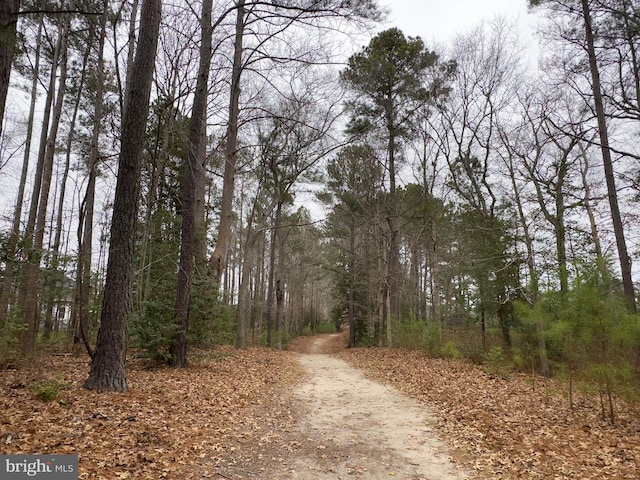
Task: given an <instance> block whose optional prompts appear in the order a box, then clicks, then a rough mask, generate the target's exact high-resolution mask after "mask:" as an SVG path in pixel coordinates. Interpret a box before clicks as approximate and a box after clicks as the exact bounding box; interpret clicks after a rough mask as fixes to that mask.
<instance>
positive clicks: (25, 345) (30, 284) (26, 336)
mask: <svg viewBox="0 0 640 480" xmlns="http://www.w3.org/2000/svg"><path fill="white" fill-rule="evenodd" d="M69 24H70V18H69V16H68V15H67V16H65V18H64V19H62V20H61V27H60V31H59V39H58V44H57V47H56V50H57V51H59V52H60V53H61V55H62V56H61V61H60V82H59V84H58V92H57V94H56V95H57V96H56V103H55V106H54V108H53V118H52V121H51V128H50V130H49V134H48V135H47V140H46V142H45V148H44V156H43V158H42V162H39V163H41V164H42V171H41V173H42V177H41V183H40V188H39V189H38V190H39V197H38V201H37V207H36V203H32V205H31V208H32V212H30V218H31V216H32V215H33V211H35V212H37V213H36V215H35V224H34V227H33V243H32V245H31V252H30V257H31V258H30V260H29V263H28V265H27V274H26V282H25V290H24V299H23V301H24V310H23V312H24V322H25V325H26V329H25V330H24V331H23V333H22V336H21V340H20V348H21V351H22V352H23V353H24V354H25V355H28V354H31V353H33V352H34V350H35V347H36V339H37V335H38V325H39V320H40V318H39V317H40V316H39V305H38V294H39V285H40V262H41V257H42V247H43V244H44V232H45V225H46V221H47V207H48V205H49V192H50V190H51V179H52V175H53V163H54V157H55V149H56V140H57V137H58V127H59V125H60V117H61V116H62V106H63V102H64V96H65V91H66V85H65V82H66V77H67V38H68V29H69ZM54 57H56V55H54ZM56 68H57V66H56V65H55V63H54V65H53V66H52V71H51V74H52V75H53V76H55V75H56ZM43 128H44V125H43ZM29 236H31V233H29Z"/></svg>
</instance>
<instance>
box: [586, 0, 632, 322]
mask: <svg viewBox="0 0 640 480" xmlns="http://www.w3.org/2000/svg"><path fill="white" fill-rule="evenodd" d="M582 15H583V19H584V31H585V37H586V40H587V54H588V57H589V69H590V71H591V82H592V83H591V88H592V91H593V101H594V104H595V108H596V117H597V120H598V134H599V135H600V146H601V150H602V162H603V166H604V177H605V181H606V184H607V193H608V197H609V208H610V210H611V219H612V221H613V230H614V234H615V238H616V245H617V247H618V257H619V259H620V272H621V273H622V286H623V289H624V294H625V297H626V299H627V305H628V307H629V310H630V311H631V312H632V313H635V312H636V311H637V308H636V296H635V290H634V287H633V278H632V275H631V257H630V256H629V253H628V251H627V243H626V240H625V236H624V224H623V223H622V215H621V214H620V206H619V205H618V190H617V188H616V179H615V172H614V170H613V162H612V160H611V151H610V150H609V131H608V128H607V119H606V114H605V111H604V102H603V99H602V87H601V84H600V71H599V68H598V61H597V58H596V48H595V39H594V34H593V26H592V22H591V10H590V7H589V0H582Z"/></svg>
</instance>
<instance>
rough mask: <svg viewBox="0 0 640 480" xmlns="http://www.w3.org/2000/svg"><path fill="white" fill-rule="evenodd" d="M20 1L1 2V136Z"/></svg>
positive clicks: (4, 0)
mask: <svg viewBox="0 0 640 480" xmlns="http://www.w3.org/2000/svg"><path fill="white" fill-rule="evenodd" d="M19 10H20V0H1V1H0V135H1V134H2V124H3V123H4V122H3V120H4V109H5V106H6V103H7V94H8V93H9V78H10V77H11V66H12V64H13V57H14V56H15V52H16V26H17V23H18V11H19Z"/></svg>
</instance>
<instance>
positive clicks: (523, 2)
mask: <svg viewBox="0 0 640 480" xmlns="http://www.w3.org/2000/svg"><path fill="white" fill-rule="evenodd" d="M380 4H381V5H383V6H384V7H386V8H387V9H388V10H389V18H388V22H387V25H385V27H386V28H390V27H392V26H393V27H398V28H400V29H401V30H402V31H403V32H404V34H405V35H410V36H412V37H415V36H420V37H422V39H423V40H425V41H426V42H427V44H428V45H433V44H434V43H438V44H446V43H447V41H448V40H450V39H451V38H453V36H455V34H457V33H464V32H465V31H468V30H470V29H472V28H474V27H476V26H477V25H479V24H480V22H482V20H490V19H492V18H494V17H495V16H497V15H503V16H505V17H507V18H513V19H517V20H518V25H519V34H520V35H521V38H522V39H523V40H524V41H528V42H531V43H534V42H535V41H534V39H533V30H534V26H535V23H536V20H535V18H534V17H533V16H532V15H531V14H528V13H527V0H380Z"/></svg>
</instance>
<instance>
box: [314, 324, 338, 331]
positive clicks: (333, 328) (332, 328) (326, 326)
mask: <svg viewBox="0 0 640 480" xmlns="http://www.w3.org/2000/svg"><path fill="white" fill-rule="evenodd" d="M318 333H336V326H335V324H334V323H330V322H320V324H319V325H318Z"/></svg>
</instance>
